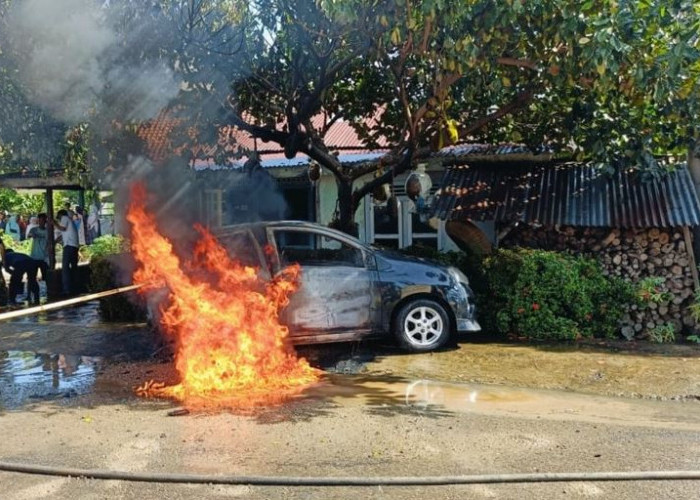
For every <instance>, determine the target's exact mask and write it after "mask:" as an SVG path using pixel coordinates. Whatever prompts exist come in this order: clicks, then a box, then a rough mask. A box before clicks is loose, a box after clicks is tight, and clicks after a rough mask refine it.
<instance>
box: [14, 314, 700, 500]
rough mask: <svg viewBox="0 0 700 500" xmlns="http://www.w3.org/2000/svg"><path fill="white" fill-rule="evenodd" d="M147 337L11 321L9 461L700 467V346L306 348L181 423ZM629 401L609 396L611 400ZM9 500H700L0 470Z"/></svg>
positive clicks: (222, 469) (128, 328)
mask: <svg viewBox="0 0 700 500" xmlns="http://www.w3.org/2000/svg"><path fill="white" fill-rule="evenodd" d="M159 346H160V344H158V342H157V339H156V337H154V336H153V335H152V333H151V332H150V331H149V329H148V328H147V327H146V325H143V324H116V325H105V324H103V323H102V322H101V321H100V320H99V316H98V314H97V306H96V305H95V304H89V305H87V306H83V307H78V308H72V309H65V310H61V311H56V312H53V313H46V314H44V315H42V316H33V317H27V318H22V319H18V320H15V321H12V322H7V323H0V425H2V428H3V434H4V436H5V437H4V439H3V440H2V442H0V460H7V461H15V462H25V463H38V464H45V465H56V466H66V467H82V468H102V469H108V470H126V471H155V472H183V473H200V474H249V475H303V476H313V475H317V476H325V475H342V476H347V475H358V476H363V477H366V476H381V475H385V476H386V475H414V476H425V475H443V474H455V475H456V474H481V473H484V474H486V473H508V472H511V473H517V472H535V471H541V472H544V471H552V472H567V471H625V470H662V469H663V470H698V469H700V459H699V458H698V457H700V402H698V401H697V399H696V397H695V396H696V395H698V394H700V389H699V386H698V384H699V383H700V371H699V370H700V367H699V366H698V365H699V364H700V353H699V352H698V349H694V346H666V347H664V348H663V349H656V348H653V349H649V348H648V347H647V346H634V347H632V348H628V349H626V350H625V349H623V347H624V345H623V346H619V345H614V344H607V345H595V344H591V345H575V346H525V345H517V344H497V343H483V342H459V343H458V344H457V345H456V346H454V347H453V348H451V349H447V350H445V351H443V352H439V353H433V354H420V355H408V354H404V353H401V352H400V351H398V350H396V349H395V348H394V347H393V346H391V345H390V344H388V343H386V342H366V343H362V344H346V345H336V346H316V347H312V346H308V347H304V348H301V349H300V353H301V354H302V355H304V356H306V357H308V358H309V359H310V361H311V362H312V364H314V365H316V366H319V367H321V368H323V369H324V370H325V371H326V375H325V376H324V377H323V380H322V381H321V382H320V383H319V384H317V385H316V386H314V387H311V388H309V389H308V390H307V391H305V393H304V394H303V395H302V396H300V397H299V398H297V399H295V400H293V401H289V402H287V403H286V404H283V405H280V406H274V407H269V408H261V409H259V410H257V411H254V412H250V411H247V412H243V413H236V412H233V411H229V412H219V413H191V414H188V415H184V416H180V417H173V416H169V415H171V414H172V412H173V410H176V409H177V408H178V406H177V405H176V404H174V403H172V402H169V401H159V400H149V399H142V398H139V397H137V396H135V394H134V388H135V387H136V386H138V385H140V384H142V383H143V382H144V381H146V380H149V379H155V380H162V381H166V382H171V383H172V382H174V381H175V379H176V374H175V373H174V370H173V367H172V364H171V363H169V362H168V361H167V359H166V358H164V357H162V356H160V355H159V354H160V353H161V351H160V347H159ZM615 394H618V395H621V396H623V397H609V396H610V395H615ZM0 483H2V484H3V485H4V486H6V491H10V492H11V495H10V496H9V497H7V498H12V499H15V498H17V499H30V498H46V497H47V496H52V497H54V498H71V499H72V498H106V497H110V498H113V497H116V498H134V499H136V498H139V499H140V498H161V497H162V498H165V497H167V498H193V497H197V498H221V497H245V498H249V497H252V498H270V497H275V498H277V497H280V496H284V497H289V498H347V497H348V496H355V495H357V494H362V495H363V496H367V497H369V498H424V497H425V496H426V495H429V496H432V497H434V498H464V497H469V498H496V497H497V498H520V499H527V498H544V497H547V498H589V497H601V498H613V497H614V498H623V499H625V498H629V499H631V498H697V496H696V495H695V493H696V492H697V491H698V489H697V488H698V484H697V483H693V482H692V481H682V482H666V483H664V482H652V483H609V484H602V483H565V484H558V485H510V486H505V485H500V486H499V485H488V486H487V485H481V486H470V487H441V488H428V489H420V488H398V487H397V488H365V489H353V488H338V489H320V488H284V487H279V488H272V487H269V488H252V487H248V486H235V487H234V486H231V487H223V486H222V487H211V486H210V487H206V486H197V487H195V486H191V485H190V486H187V485H179V486H178V485H164V484H135V483H126V482H114V481H102V482H100V481H91V480H84V479H83V480H78V479H68V478H54V477H42V476H26V475H21V474H10V473H2V472H0Z"/></svg>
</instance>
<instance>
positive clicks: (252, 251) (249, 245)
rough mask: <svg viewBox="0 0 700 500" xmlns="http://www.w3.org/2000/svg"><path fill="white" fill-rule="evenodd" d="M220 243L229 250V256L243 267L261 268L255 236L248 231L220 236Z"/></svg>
mask: <svg viewBox="0 0 700 500" xmlns="http://www.w3.org/2000/svg"><path fill="white" fill-rule="evenodd" d="M219 241H221V244H222V245H223V246H224V248H226V250H228V253H229V255H230V256H231V257H232V258H234V259H237V260H239V261H240V262H241V263H242V264H243V265H245V266H252V267H260V256H259V254H258V249H257V246H256V244H255V241H254V240H253V236H252V235H251V234H250V233H249V232H248V231H241V232H239V233H232V234H226V235H223V236H220V237H219Z"/></svg>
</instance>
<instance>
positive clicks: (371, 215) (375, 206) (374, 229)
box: [365, 198, 404, 248]
mask: <svg viewBox="0 0 700 500" xmlns="http://www.w3.org/2000/svg"><path fill="white" fill-rule="evenodd" d="M365 207H366V214H365V217H366V220H367V221H369V224H367V227H368V232H369V234H368V235H366V238H365V239H366V240H367V241H369V242H371V243H374V244H375V245H377V246H380V247H386V248H402V247H403V246H404V245H403V244H402V240H403V214H402V211H401V202H400V201H398V200H396V203H392V201H391V200H389V201H385V202H384V203H376V202H375V201H374V199H373V198H372V199H371V200H370V203H366V204H365Z"/></svg>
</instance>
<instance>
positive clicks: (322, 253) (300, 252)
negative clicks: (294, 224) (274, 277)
mask: <svg viewBox="0 0 700 500" xmlns="http://www.w3.org/2000/svg"><path fill="white" fill-rule="evenodd" d="M274 235H275V244H276V245H277V251H278V252H279V256H280V264H281V265H282V266H286V265H289V264H293V263H298V264H300V265H302V266H351V267H364V265H365V264H364V259H363V257H362V250H360V249H359V248H355V247H353V246H351V245H348V244H347V243H345V242H343V241H341V240H338V239H336V238H333V237H331V236H325V235H322V234H320V233H314V232H310V231H301V230H293V229H278V230H275V231H274Z"/></svg>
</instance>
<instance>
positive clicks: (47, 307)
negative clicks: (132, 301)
mask: <svg viewBox="0 0 700 500" xmlns="http://www.w3.org/2000/svg"><path fill="white" fill-rule="evenodd" d="M142 286H143V285H129V286H123V287H120V288H113V289H111V290H105V291H104V292H97V293H91V294H89V295H81V296H80V297H74V298H72V299H66V300H60V301H58V302H49V303H48V304H44V305H43V306H34V307H26V308H24V309H17V310H14V311H8V312H4V313H0V321H2V320H5V319H12V318H19V317H20V316H31V315H32V314H37V313H40V312H46V311H52V310H54V309H62V308H64V307H72V306H75V305H77V304H82V303H83V302H91V301H93V300H97V299H101V298H104V297H109V296H110V295H116V294H118V293H125V292H130V291H132V290H136V289H138V288H141V287H142Z"/></svg>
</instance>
